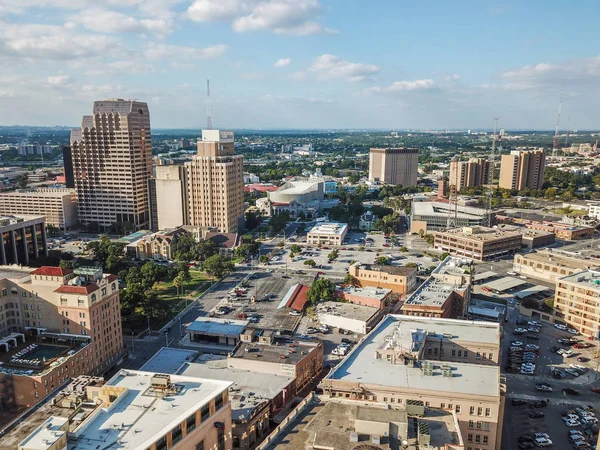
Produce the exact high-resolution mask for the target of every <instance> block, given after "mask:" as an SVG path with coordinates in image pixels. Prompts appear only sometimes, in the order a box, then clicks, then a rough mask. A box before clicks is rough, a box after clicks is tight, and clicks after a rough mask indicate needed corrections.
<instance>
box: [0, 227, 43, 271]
mask: <svg viewBox="0 0 600 450" xmlns="http://www.w3.org/2000/svg"><path fill="white" fill-rule="evenodd" d="M40 255H44V256H48V239H47V236H46V223H45V220H44V217H36V216H0V264H2V265H6V264H25V265H28V264H29V261H30V260H36V259H38V258H39V256H40Z"/></svg>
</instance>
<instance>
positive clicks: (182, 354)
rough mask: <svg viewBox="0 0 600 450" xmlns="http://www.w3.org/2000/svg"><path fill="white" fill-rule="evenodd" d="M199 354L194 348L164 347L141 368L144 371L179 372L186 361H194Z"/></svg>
mask: <svg viewBox="0 0 600 450" xmlns="http://www.w3.org/2000/svg"><path fill="white" fill-rule="evenodd" d="M197 355H198V352H196V351H194V350H184V349H179V348H168V347H163V348H161V349H160V350H159V351H157V352H156V353H155V354H154V356H153V357H152V358H150V359H149V360H148V361H146V364H144V365H143V366H142V367H140V370H143V371H144V372H157V373H177V369H179V368H180V367H181V366H183V365H184V364H185V363H186V362H190V361H193V360H194V358H195V357H196V356H197Z"/></svg>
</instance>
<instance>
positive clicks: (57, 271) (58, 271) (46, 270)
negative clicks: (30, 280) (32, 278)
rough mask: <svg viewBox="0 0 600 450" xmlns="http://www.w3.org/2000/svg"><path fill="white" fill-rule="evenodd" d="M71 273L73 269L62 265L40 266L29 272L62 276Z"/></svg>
mask: <svg viewBox="0 0 600 450" xmlns="http://www.w3.org/2000/svg"><path fill="white" fill-rule="evenodd" d="M70 273H73V269H63V268H62V267H53V266H42V267H40V268H39V269H36V270H34V271H33V272H31V275H46V276H48V277H64V276H65V275H69V274H70Z"/></svg>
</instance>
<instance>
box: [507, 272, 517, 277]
mask: <svg viewBox="0 0 600 450" xmlns="http://www.w3.org/2000/svg"><path fill="white" fill-rule="evenodd" d="M506 274H507V275H513V276H514V275H516V274H517V272H506Z"/></svg>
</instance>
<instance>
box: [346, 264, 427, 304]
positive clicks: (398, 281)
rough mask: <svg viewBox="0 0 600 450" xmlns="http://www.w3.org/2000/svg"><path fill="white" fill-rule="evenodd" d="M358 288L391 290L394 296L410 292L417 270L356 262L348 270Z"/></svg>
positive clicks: (413, 287) (415, 283) (414, 284)
mask: <svg viewBox="0 0 600 450" xmlns="http://www.w3.org/2000/svg"><path fill="white" fill-rule="evenodd" d="M348 273H349V274H350V275H352V277H354V278H355V279H356V282H357V284H358V286H361V287H366V286H371V287H376V288H384V289H391V290H392V292H393V293H394V294H395V295H396V296H402V295H405V294H407V293H409V292H412V291H413V290H414V289H415V287H416V285H417V269H415V268H414V267H404V266H393V265H389V266H374V265H369V264H362V263H360V262H356V263H354V264H352V265H351V266H350V267H349V268H348Z"/></svg>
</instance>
